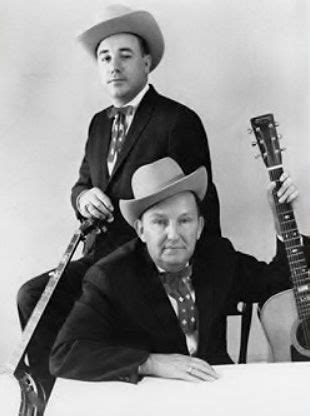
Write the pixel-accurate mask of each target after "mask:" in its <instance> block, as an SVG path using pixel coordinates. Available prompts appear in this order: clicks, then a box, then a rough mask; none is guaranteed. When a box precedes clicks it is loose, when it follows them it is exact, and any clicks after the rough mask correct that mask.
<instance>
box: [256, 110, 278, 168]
mask: <svg viewBox="0 0 310 416" xmlns="http://www.w3.org/2000/svg"><path fill="white" fill-rule="evenodd" d="M251 126H252V129H253V132H254V134H255V138H256V141H257V144H258V147H259V150H260V152H261V155H262V158H263V161H264V163H265V165H266V166H267V168H270V167H274V166H279V165H282V155H281V148H280V144H279V137H278V134H277V130H276V123H275V120H274V117H273V114H265V115H263V116H258V117H254V118H251Z"/></svg>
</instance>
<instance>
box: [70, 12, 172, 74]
mask: <svg viewBox="0 0 310 416" xmlns="http://www.w3.org/2000/svg"><path fill="white" fill-rule="evenodd" d="M118 33H131V34H134V35H138V36H140V37H141V38H143V39H144V40H145V41H146V43H147V45H148V48H149V51H150V54H151V56H152V64H151V68H150V71H152V70H153V69H154V68H156V66H157V65H158V64H159V62H160V60H161V58H162V56H163V53H164V48H165V46H164V38H163V35H162V32H161V30H160V28H159V26H158V24H157V22H156V20H155V19H154V17H153V16H152V15H151V14H150V13H148V12H146V11H143V10H139V11H134V12H130V13H126V14H124V15H122V16H119V17H115V18H112V19H109V20H105V21H103V22H100V23H98V24H97V25H95V26H93V27H91V28H90V29H88V30H86V31H85V32H83V33H82V34H80V35H79V36H78V40H79V41H80V42H81V43H82V45H83V46H84V47H85V48H86V50H87V51H88V52H89V53H90V54H91V55H92V56H93V57H94V58H96V50H97V47H98V45H99V43H100V42H101V41H102V40H103V39H105V38H108V37H109V36H112V35H116V34H118Z"/></svg>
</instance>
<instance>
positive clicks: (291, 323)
mask: <svg viewBox="0 0 310 416" xmlns="http://www.w3.org/2000/svg"><path fill="white" fill-rule="evenodd" d="M260 319H261V323H262V327H263V329H264V332H265V335H266V338H267V340H268V342H269V345H270V349H271V353H272V358H273V361H275V362H280V361H310V350H309V348H308V347H307V343H305V341H304V338H303V333H302V328H301V321H300V320H299V319H298V314H297V308H296V302H295V296H294V292H293V289H288V290H285V291H283V292H280V293H277V294H276V295H274V296H272V297H271V298H270V299H268V300H267V301H266V303H265V304H264V305H263V307H262V309H261V312H260ZM303 323H304V327H305V326H306V327H307V328H308V331H309V330H310V326H309V319H307V320H306V321H303Z"/></svg>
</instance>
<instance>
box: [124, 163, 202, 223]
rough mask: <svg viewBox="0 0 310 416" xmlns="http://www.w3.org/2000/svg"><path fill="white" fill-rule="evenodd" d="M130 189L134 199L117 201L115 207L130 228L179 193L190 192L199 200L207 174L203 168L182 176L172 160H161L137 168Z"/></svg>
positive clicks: (181, 171)
mask: <svg viewBox="0 0 310 416" xmlns="http://www.w3.org/2000/svg"><path fill="white" fill-rule="evenodd" d="M131 187H132V192H133V194H134V199H129V200H124V199H121V200H120V202H119V206H120V210H121V213H122V215H123V217H124V218H125V220H126V221H127V222H128V224H129V225H131V226H132V227H133V226H134V223H135V221H136V220H137V219H138V218H140V217H141V215H142V214H143V212H144V211H146V210H147V209H148V208H150V207H151V206H153V205H155V204H157V203H158V202H161V201H163V200H165V199H167V198H169V197H171V196H174V195H176V194H178V193H179V192H185V191H191V192H194V193H195V194H196V195H197V197H198V198H199V199H200V200H202V199H203V198H204V196H205V194H206V192H207V187H208V175H207V171H206V168H205V167H204V166H201V167H200V168H198V169H197V170H195V171H194V172H192V173H190V174H189V175H185V173H184V172H183V170H182V169H181V167H180V166H179V165H178V164H177V162H176V161H175V160H174V159H171V158H170V157H165V158H163V159H159V160H157V161H156V162H153V163H150V164H148V165H144V166H141V167H140V168H138V169H137V170H136V171H135V173H134V174H133V176H132V179H131Z"/></svg>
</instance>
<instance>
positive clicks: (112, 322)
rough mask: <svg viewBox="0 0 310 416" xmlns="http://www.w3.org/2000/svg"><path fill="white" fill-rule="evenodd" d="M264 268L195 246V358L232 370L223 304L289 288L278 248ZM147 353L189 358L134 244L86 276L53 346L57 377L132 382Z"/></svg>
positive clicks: (216, 246) (215, 244) (226, 250)
mask: <svg viewBox="0 0 310 416" xmlns="http://www.w3.org/2000/svg"><path fill="white" fill-rule="evenodd" d="M278 246H279V249H278V255H277V256H276V257H275V259H274V260H273V262H272V263H270V265H267V264H266V263H264V262H259V261H258V260H256V259H255V258H254V257H252V256H249V255H245V254H242V253H240V252H237V251H235V250H234V248H233V247H232V245H231V243H230V242H229V241H228V240H226V239H223V238H213V239H212V240H208V241H204V242H202V243H200V245H199V246H198V248H197V250H196V252H195V256H194V258H193V275H192V283H193V287H194V289H195V294H196V305H197V309H198V313H199V346H198V352H197V356H198V357H200V358H202V359H204V360H206V361H207V362H209V363H210V364H223V363H231V362H232V361H231V359H230V357H229V356H228V354H227V350H226V341H225V337H223V327H224V326H225V320H226V310H227V305H228V304H231V302H237V301H239V300H242V301H249V302H254V301H255V302H257V301H260V300H262V299H263V298H266V297H269V296H271V295H272V294H274V293H276V292H279V291H281V290H284V289H286V288H288V287H289V286H290V284H289V280H288V266H287V262H286V261H285V259H284V260H283V261H282V259H283V257H285V256H284V249H283V247H282V245H281V244H280V243H279V244H278ZM150 353H166V354H169V353H179V354H188V350H187V346H186V339H185V336H184V334H183V332H182V330H181V328H180V326H179V322H178V319H177V317H176V314H175V312H174V310H173V308H172V306H171V303H170V301H169V298H168V296H167V295H166V292H165V290H164V288H163V286H162V284H161V282H160V280H159V277H158V273H157V270H156V267H155V266H154V263H153V262H152V261H151V259H150V258H149V256H148V254H147V252H146V249H145V247H144V245H143V244H142V243H141V242H139V241H137V240H132V241H130V242H129V243H127V244H125V245H124V246H122V247H120V248H119V249H118V250H116V251H115V252H114V253H112V254H111V255H109V256H108V257H106V258H105V259H102V260H101V261H99V262H98V263H97V264H96V265H95V266H93V267H91V269H89V271H88V273H87V274H86V280H85V282H84V286H83V294H82V297H81V298H80V299H79V300H78V301H77V302H76V304H75V306H74V308H73V311H72V313H71V314H70V315H69V318H68V319H67V321H66V323H65V324H64V326H63V327H62V329H61V331H60V333H59V335H58V337H57V339H56V343H55V344H54V347H53V350H52V354H51V360H50V368H51V372H52V373H53V374H55V375H56V376H61V377H68V378H73V379H81V380H126V381H131V382H136V381H137V380H138V374H137V368H138V366H139V365H140V364H141V363H142V362H144V361H145V360H146V359H147V357H148V355H149V354H150Z"/></svg>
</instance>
